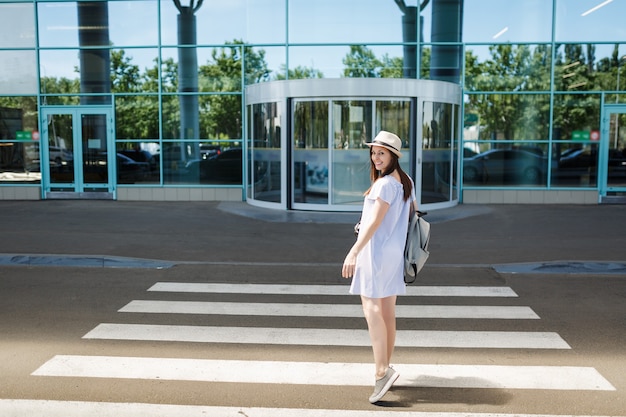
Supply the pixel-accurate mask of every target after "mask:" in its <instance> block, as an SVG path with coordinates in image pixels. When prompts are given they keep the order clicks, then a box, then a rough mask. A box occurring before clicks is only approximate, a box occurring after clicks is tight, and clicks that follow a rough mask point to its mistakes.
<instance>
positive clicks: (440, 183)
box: [421, 102, 456, 203]
mask: <svg viewBox="0 0 626 417" xmlns="http://www.w3.org/2000/svg"><path fill="white" fill-rule="evenodd" d="M453 115H454V113H453V106H452V104H446V103H434V102H424V109H423V115H422V120H423V125H422V141H423V142H422V196H421V202H422V203H436V202H442V201H450V187H451V182H450V181H451V180H450V178H451V166H450V161H451V148H452V142H453V140H454V138H455V136H456V135H455V134H454V133H453V131H452V128H453V126H454V125H453V121H452V116H453Z"/></svg>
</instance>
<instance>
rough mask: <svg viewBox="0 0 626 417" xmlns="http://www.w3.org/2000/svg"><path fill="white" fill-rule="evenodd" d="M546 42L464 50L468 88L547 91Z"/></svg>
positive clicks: (547, 63)
mask: <svg viewBox="0 0 626 417" xmlns="http://www.w3.org/2000/svg"><path fill="white" fill-rule="evenodd" d="M550 54H551V48H550V47H549V46H547V45H509V44H507V45H493V46H474V47H471V48H470V49H468V50H467V51H466V53H465V86H466V90H468V91H515V92H519V91H549V90H550V63H551V57H550Z"/></svg>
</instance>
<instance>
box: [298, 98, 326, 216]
mask: <svg viewBox="0 0 626 417" xmlns="http://www.w3.org/2000/svg"><path fill="white" fill-rule="evenodd" d="M293 181H294V184H293V187H294V190H293V194H294V195H293V198H294V202H296V203H317V204H328V102H327V101H310V102H304V101H303V102H296V103H295V110H294V126H293Z"/></svg>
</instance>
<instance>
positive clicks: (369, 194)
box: [342, 131, 417, 404]
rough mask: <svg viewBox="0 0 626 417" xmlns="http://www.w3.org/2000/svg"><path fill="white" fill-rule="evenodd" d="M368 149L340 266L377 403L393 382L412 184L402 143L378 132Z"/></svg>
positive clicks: (395, 374) (373, 396) (413, 196)
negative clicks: (359, 209)
mask: <svg viewBox="0 0 626 417" xmlns="http://www.w3.org/2000/svg"><path fill="white" fill-rule="evenodd" d="M367 145H368V146H369V147H370V159H371V168H370V177H371V180H372V185H371V187H370V188H369V190H367V191H366V192H365V201H364V203H363V213H362V215H361V226H360V231H359V235H358V238H357V240H356V243H355V244H354V245H353V246H352V248H351V249H350V252H348V255H347V256H346V259H345V260H344V263H343V268H342V276H343V277H344V278H352V285H351V287H350V293H351V294H358V295H360V296H361V303H362V304H363V313H364V314H365V320H366V321H367V327H368V330H369V335H370V339H371V341H372V350H373V352H374V362H375V363H376V379H375V384H374V392H373V393H372V395H371V396H370V398H369V401H370V402H371V403H372V404H373V403H375V402H377V401H379V400H380V399H381V398H382V397H383V396H384V395H385V394H386V393H387V391H388V390H389V388H391V385H392V384H393V383H394V382H395V381H396V380H397V379H398V376H399V374H398V372H396V370H394V369H393V368H392V367H391V366H389V362H390V360H391V355H392V353H393V349H394V346H395V341H396V296H397V295H399V294H405V293H406V287H405V284H404V246H405V243H406V235H407V229H408V222H409V214H410V210H411V204H413V205H414V207H415V209H416V210H417V204H416V203H415V191H414V187H413V181H412V180H411V178H410V177H409V176H408V175H407V174H406V173H404V171H402V168H400V164H399V161H398V158H400V157H401V156H402V153H401V152H400V150H401V147H402V141H401V140H400V138H399V137H398V136H396V135H394V134H393V133H390V132H385V131H381V132H380V133H379V134H378V135H377V136H376V137H375V138H374V140H373V141H372V142H371V143H368V144H367Z"/></svg>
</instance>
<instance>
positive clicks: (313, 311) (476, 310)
mask: <svg viewBox="0 0 626 417" xmlns="http://www.w3.org/2000/svg"><path fill="white" fill-rule="evenodd" d="M119 312H120V313H160V314H217V315H230V316H287V317H358V318H361V317H363V309H362V307H361V305H356V304H293V303H230V302H228V303H226V302H225V303H222V302H206V301H160V300H134V301H131V302H130V303H128V304H127V305H126V306H124V307H122V308H121V309H120V310H119ZM396 317H397V318H409V319H411V318H415V319H424V318H429V319H431V318H432V319H517V320H528V319H538V318H539V316H537V315H536V314H535V313H534V312H533V311H532V309H530V308H529V307H517V306H445V305H398V306H396Z"/></svg>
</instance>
